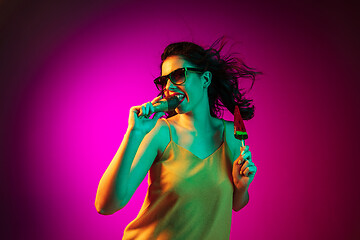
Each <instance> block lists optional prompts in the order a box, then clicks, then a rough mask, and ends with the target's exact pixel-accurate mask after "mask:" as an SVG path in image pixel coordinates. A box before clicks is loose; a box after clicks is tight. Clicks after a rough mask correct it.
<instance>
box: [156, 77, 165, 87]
mask: <svg viewBox="0 0 360 240" xmlns="http://www.w3.org/2000/svg"><path fill="white" fill-rule="evenodd" d="M154 82H155V85H156V87H157V89H158V90H163V89H164V88H165V86H166V83H167V78H166V77H158V78H156V79H155V81H154Z"/></svg>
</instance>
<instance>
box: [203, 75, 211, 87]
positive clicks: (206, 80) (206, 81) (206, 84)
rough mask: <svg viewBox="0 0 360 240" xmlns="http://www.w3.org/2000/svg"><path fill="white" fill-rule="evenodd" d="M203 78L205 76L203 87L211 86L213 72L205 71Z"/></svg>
mask: <svg viewBox="0 0 360 240" xmlns="http://www.w3.org/2000/svg"><path fill="white" fill-rule="evenodd" d="M203 78H204V82H203V87H204V88H207V87H209V85H210V83H211V80H212V74H211V72H209V71H206V72H204V73H203Z"/></svg>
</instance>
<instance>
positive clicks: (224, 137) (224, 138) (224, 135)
mask: <svg viewBox="0 0 360 240" xmlns="http://www.w3.org/2000/svg"><path fill="white" fill-rule="evenodd" d="M221 120H222V121H223V124H224V131H223V141H224V142H226V127H225V121H224V119H221Z"/></svg>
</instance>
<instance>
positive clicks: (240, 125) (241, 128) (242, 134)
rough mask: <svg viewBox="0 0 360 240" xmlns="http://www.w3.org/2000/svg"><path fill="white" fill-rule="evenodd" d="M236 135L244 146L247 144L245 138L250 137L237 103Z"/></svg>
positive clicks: (235, 117)
mask: <svg viewBox="0 0 360 240" xmlns="http://www.w3.org/2000/svg"><path fill="white" fill-rule="evenodd" d="M234 136H235V138H236V139H239V140H241V143H242V146H245V143H244V140H245V139H248V134H247V132H246V129H245V125H244V122H243V119H242V117H241V114H240V110H239V107H238V106H237V105H236V106H235V110H234Z"/></svg>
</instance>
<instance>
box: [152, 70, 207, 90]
mask: <svg viewBox="0 0 360 240" xmlns="http://www.w3.org/2000/svg"><path fill="white" fill-rule="evenodd" d="M187 71H192V72H198V73H202V72H203V70H202V69H200V68H191V67H183V68H178V69H176V70H174V71H172V72H171V73H169V74H168V75H165V76H160V77H157V78H155V80H154V83H155V85H156V87H157V89H158V90H160V91H162V90H163V89H164V88H165V86H166V84H167V81H168V79H170V81H171V82H172V83H173V84H174V85H181V84H183V83H184V82H186V73H187Z"/></svg>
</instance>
